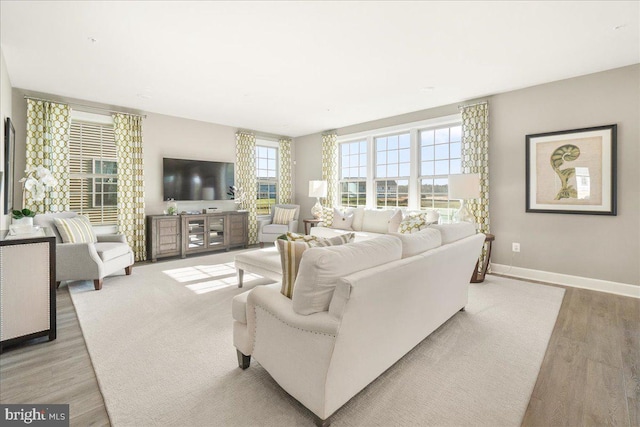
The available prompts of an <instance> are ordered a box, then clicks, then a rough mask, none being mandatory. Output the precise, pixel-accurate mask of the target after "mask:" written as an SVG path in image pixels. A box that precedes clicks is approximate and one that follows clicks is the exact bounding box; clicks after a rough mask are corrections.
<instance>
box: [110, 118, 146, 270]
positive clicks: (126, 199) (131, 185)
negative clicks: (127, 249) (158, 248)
mask: <svg viewBox="0 0 640 427" xmlns="http://www.w3.org/2000/svg"><path fill="white" fill-rule="evenodd" d="M113 128H114V134H115V140H116V157H117V160H118V228H119V231H120V233H122V234H124V235H125V236H126V237H127V241H128V242H129V245H130V246H131V249H132V250H133V254H134V256H135V260H136V261H144V260H146V259H147V249H146V244H145V222H144V168H143V155H142V154H143V153H142V117H140V116H132V115H129V114H114V115H113Z"/></svg>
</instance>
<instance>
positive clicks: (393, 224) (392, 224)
mask: <svg viewBox="0 0 640 427" xmlns="http://www.w3.org/2000/svg"><path fill="white" fill-rule="evenodd" d="M401 222H402V211H401V210H400V209H398V210H396V211H395V213H394V214H393V215H392V216H391V218H390V219H389V233H395V232H397V231H398V228H399V227H400V223H401Z"/></svg>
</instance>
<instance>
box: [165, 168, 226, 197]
mask: <svg viewBox="0 0 640 427" xmlns="http://www.w3.org/2000/svg"><path fill="white" fill-rule="evenodd" d="M162 179H163V195H162V197H163V199H164V200H168V199H174V200H230V199H231V196H229V195H227V191H229V186H231V185H233V163H226V162H205V161H201V160H183V159H167V158H164V159H162Z"/></svg>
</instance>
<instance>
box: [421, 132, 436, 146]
mask: <svg viewBox="0 0 640 427" xmlns="http://www.w3.org/2000/svg"><path fill="white" fill-rule="evenodd" d="M433 141H434V138H433V130H423V131H422V132H420V144H421V145H433Z"/></svg>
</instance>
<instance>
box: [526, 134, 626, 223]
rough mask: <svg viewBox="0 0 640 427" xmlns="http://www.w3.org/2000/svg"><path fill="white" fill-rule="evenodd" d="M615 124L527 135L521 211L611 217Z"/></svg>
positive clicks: (612, 207) (613, 198) (615, 142)
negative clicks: (524, 187)
mask: <svg viewBox="0 0 640 427" xmlns="http://www.w3.org/2000/svg"><path fill="white" fill-rule="evenodd" d="M616 139H617V125H606V126H597V127H591V128H584V129H572V130H564V131H559V132H548V133H539V134H533V135H527V136H526V192H527V195H526V211H527V212H544V213H564V214H588V215H616V213H617V209H616V144H617V141H616Z"/></svg>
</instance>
